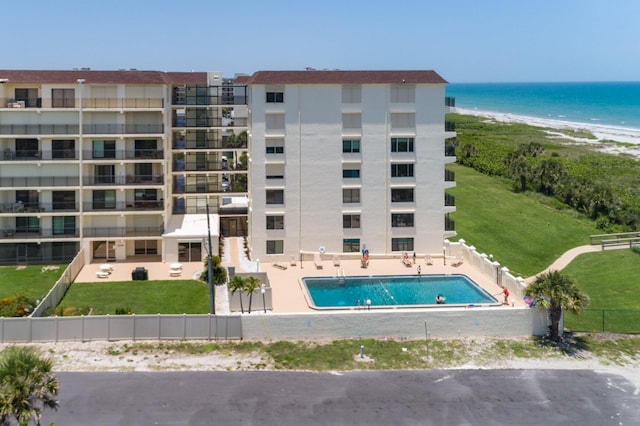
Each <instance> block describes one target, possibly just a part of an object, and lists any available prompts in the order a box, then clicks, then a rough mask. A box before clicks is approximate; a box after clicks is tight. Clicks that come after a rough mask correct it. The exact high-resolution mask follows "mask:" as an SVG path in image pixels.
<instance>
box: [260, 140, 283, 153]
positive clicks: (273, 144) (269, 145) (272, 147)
mask: <svg viewBox="0 0 640 426" xmlns="http://www.w3.org/2000/svg"><path fill="white" fill-rule="evenodd" d="M265 148H266V153H267V154H284V138H269V139H266V140H265Z"/></svg>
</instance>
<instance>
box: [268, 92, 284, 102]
mask: <svg viewBox="0 0 640 426" xmlns="http://www.w3.org/2000/svg"><path fill="white" fill-rule="evenodd" d="M283 102H284V92H267V103H269V104H273V103H277V104H281V103H283Z"/></svg>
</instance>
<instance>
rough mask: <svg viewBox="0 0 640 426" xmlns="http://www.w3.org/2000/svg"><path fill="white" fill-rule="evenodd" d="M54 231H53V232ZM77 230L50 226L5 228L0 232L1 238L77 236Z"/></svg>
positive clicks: (35, 238)
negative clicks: (60, 229)
mask: <svg viewBox="0 0 640 426" xmlns="http://www.w3.org/2000/svg"><path fill="white" fill-rule="evenodd" d="M54 232H55V233H54ZM79 236H80V234H79V232H78V230H77V229H76V230H68V229H67V230H64V231H62V232H60V231H59V230H57V229H56V230H55V231H54V230H53V229H51V228H33V227H32V228H29V229H5V230H4V231H2V233H1V234H0V238H3V239H7V238H8V239H34V240H37V239H42V238H78V237H79Z"/></svg>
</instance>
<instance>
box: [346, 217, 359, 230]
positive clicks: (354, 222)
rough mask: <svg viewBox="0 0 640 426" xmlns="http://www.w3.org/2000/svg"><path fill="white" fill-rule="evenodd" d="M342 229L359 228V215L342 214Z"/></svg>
mask: <svg viewBox="0 0 640 426" xmlns="http://www.w3.org/2000/svg"><path fill="white" fill-rule="evenodd" d="M342 227H343V228H344V229H354V228H360V215H359V214H343V215H342Z"/></svg>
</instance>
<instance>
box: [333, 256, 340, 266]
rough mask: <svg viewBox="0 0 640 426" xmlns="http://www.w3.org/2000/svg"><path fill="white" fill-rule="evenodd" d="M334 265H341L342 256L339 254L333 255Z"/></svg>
mask: <svg viewBox="0 0 640 426" xmlns="http://www.w3.org/2000/svg"><path fill="white" fill-rule="evenodd" d="M333 266H340V258H339V257H338V256H333Z"/></svg>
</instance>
